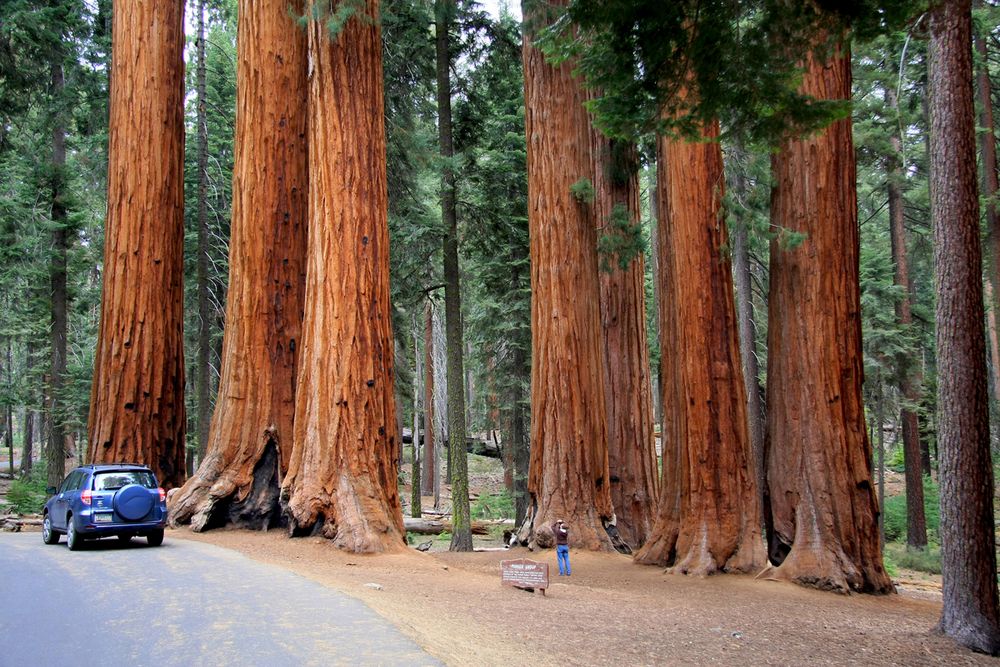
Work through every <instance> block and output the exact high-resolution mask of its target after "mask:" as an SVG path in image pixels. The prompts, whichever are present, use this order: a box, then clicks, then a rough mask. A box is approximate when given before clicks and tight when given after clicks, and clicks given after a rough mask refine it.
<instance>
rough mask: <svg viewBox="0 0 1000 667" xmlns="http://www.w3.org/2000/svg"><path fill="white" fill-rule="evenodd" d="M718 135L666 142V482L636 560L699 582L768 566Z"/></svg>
mask: <svg viewBox="0 0 1000 667" xmlns="http://www.w3.org/2000/svg"><path fill="white" fill-rule="evenodd" d="M717 135H718V128H717V126H713V127H711V128H709V129H707V130H706V131H705V138H706V139H708V141H703V142H699V143H694V142H685V141H681V140H672V139H668V138H661V139H660V140H659V146H658V155H657V164H658V167H659V170H658V174H659V178H658V181H659V182H658V185H657V198H658V200H659V212H660V221H659V241H660V247H659V248H658V250H657V252H658V253H659V258H660V259H659V264H660V271H661V278H660V313H661V315H660V332H661V339H660V349H661V350H662V361H661V369H662V376H661V377H662V380H663V408H664V409H663V415H664V417H663V419H664V429H663V481H662V494H661V496H660V503H659V514H658V516H657V521H656V524H655V526H654V528H653V532H652V535H650V537H649V541H648V542H647V543H646V546H645V547H643V549H642V550H641V551H639V553H637V554H636V562H639V563H646V564H656V565H666V566H670V567H672V568H673V570H674V571H676V572H680V573H683V574H698V575H706V574H712V573H715V572H720V571H728V572H751V571H755V570H758V569H759V568H761V567H762V566H763V565H764V564H765V562H766V559H765V556H764V542H763V540H762V538H761V533H760V523H761V519H760V500H759V496H758V493H757V484H756V475H755V474H754V468H753V453H752V451H751V446H750V435H749V430H748V423H747V412H746V390H745V387H744V385H743V371H742V366H741V361H740V352H739V340H738V330H737V322H736V306H735V303H734V300H733V279H732V269H731V266H730V262H729V260H728V258H727V257H726V256H725V254H724V251H723V248H724V247H725V246H726V244H727V233H726V223H725V219H724V217H723V215H722V194H723V183H724V174H723V169H722V151H721V148H720V147H719V144H718V143H716V142H714V141H712V139H714V138H715V137H717Z"/></svg>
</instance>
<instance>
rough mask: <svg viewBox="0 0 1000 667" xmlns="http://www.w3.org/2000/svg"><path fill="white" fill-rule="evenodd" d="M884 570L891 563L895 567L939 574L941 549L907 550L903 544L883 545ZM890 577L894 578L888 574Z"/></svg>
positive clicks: (930, 547)
mask: <svg viewBox="0 0 1000 667" xmlns="http://www.w3.org/2000/svg"><path fill="white" fill-rule="evenodd" d="M885 560H886V569H888V563H889V562H890V561H891V562H892V563H894V564H895V565H896V566H897V567H903V568H906V569H907V570H917V571H918V572H928V573H930V574H941V548H940V547H936V546H929V547H926V548H924V549H909V548H907V546H906V545H905V544H886V545H885ZM890 574H892V576H896V575H895V574H893V573H892V572H890Z"/></svg>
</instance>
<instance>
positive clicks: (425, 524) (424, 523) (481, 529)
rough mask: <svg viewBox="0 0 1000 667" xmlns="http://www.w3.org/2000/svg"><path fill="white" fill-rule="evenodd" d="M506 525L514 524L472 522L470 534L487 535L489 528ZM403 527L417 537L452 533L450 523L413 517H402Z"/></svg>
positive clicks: (508, 521)
mask: <svg viewBox="0 0 1000 667" xmlns="http://www.w3.org/2000/svg"><path fill="white" fill-rule="evenodd" d="M506 525H514V522H513V521H511V520H510V519H501V520H499V521H473V522H472V534H473V535H489V533H490V528H491V527H493V526H506ZM403 527H404V528H405V529H406V532H408V533H417V534H419V535H440V534H441V533H445V532H448V533H450V532H451V531H452V525H451V521H436V520H434V519H416V518H413V517H404V518H403Z"/></svg>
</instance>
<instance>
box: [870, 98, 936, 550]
mask: <svg viewBox="0 0 1000 667" xmlns="http://www.w3.org/2000/svg"><path fill="white" fill-rule="evenodd" d="M886 102H887V104H888V106H889V108H890V109H892V110H893V111H894V112H897V113H898V109H899V105H898V101H897V99H896V91H895V90H894V89H893V88H891V87H890V88H888V89H887V90H886ZM889 143H890V146H891V148H892V152H891V153H890V155H889V156H888V172H889V174H888V176H889V178H888V179H887V181H888V188H887V189H888V193H889V237H890V240H891V242H892V256H893V260H894V262H895V265H896V274H895V284H896V285H898V286H899V287H900V292H901V293H902V298H900V300H899V301H898V302H897V303H896V319H897V320H898V321H899V324H900V325H901V326H902V327H903V328H904V329H909V328H911V327H912V326H913V315H912V312H911V309H910V287H911V286H910V271H909V262H908V260H907V256H906V227H905V225H904V222H905V221H904V217H903V191H902V187H901V184H902V182H903V178H904V175H903V165H902V164H901V163H900V157H901V156H902V141H901V139H900V137H899V135H898V134H896V133H893V135H892V136H891V137H890V139H889ZM913 362H914V360H913V359H912V358H911V357H909V356H908V355H897V358H896V375H897V377H898V378H899V391H900V393H901V394H902V396H903V407H902V410H901V412H900V417H899V421H900V423H901V425H902V430H903V461H904V464H905V466H906V544H907V546H910V547H913V548H917V549H920V548H923V547H926V546H927V521H926V519H925V517H924V476H923V474H922V470H921V463H920V425H919V422H918V421H917V413H916V410H915V409H914V406H916V405H917V403H918V402H919V401H920V381H919V379H915V378H914V375H915V374H916V372H919V368H918V366H917V364H915V363H913ZM881 500H882V495H881V491H880V492H879V501H880V502H881ZM881 525H882V518H881V516H880V517H879V526H881Z"/></svg>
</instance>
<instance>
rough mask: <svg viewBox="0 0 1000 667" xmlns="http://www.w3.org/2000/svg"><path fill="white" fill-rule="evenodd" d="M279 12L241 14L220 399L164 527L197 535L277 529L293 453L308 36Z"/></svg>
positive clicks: (249, 9)
mask: <svg viewBox="0 0 1000 667" xmlns="http://www.w3.org/2000/svg"><path fill="white" fill-rule="evenodd" d="M287 6H288V5H287V2H286V1H285V0H267V1H266V2H261V1H260V0H242V2H241V3H240V6H239V32H238V35H237V61H238V67H237V71H238V77H239V78H238V80H237V86H236V95H237V109H238V113H237V114H236V121H237V122H236V155H235V165H234V172H233V222H232V232H231V240H230V243H229V267H230V268H229V297H228V301H227V307H226V326H225V337H224V341H223V351H222V373H221V376H220V382H219V396H218V399H217V400H216V405H215V414H214V416H213V419H212V428H211V430H210V432H209V439H208V448H207V450H206V456H205V458H204V459H203V461H202V462H201V465H200V466H199V468H198V472H197V473H196V474H195V475H194V477H192V478H191V479H190V480H188V482H187V484H185V485H184V488H183V489H182V490H181V492H180V494H179V495H178V496H177V497H176V498H174V499H173V500H172V501H171V509H170V518H171V521H172V522H173V523H175V524H177V523H190V524H191V527H192V529H193V530H195V531H201V530H205V529H208V528H212V527H215V526H221V525H224V524H227V523H232V524H234V525H237V526H245V527H248V528H255V529H264V528H268V527H269V526H274V525H277V524H279V523H280V522H281V511H280V507H279V505H278V489H279V486H280V484H281V478H282V476H283V475H284V473H285V470H286V469H287V467H288V459H289V456H290V454H291V449H292V433H293V418H294V416H295V381H296V370H297V359H298V352H297V350H298V346H300V345H301V330H302V310H303V302H304V299H303V297H304V293H305V255H306V231H307V223H308V213H307V206H308V200H307V195H308V169H307V159H308V154H307V151H306V136H305V133H306V99H307V96H308V83H307V78H306V77H307V68H306V36H305V33H304V32H303V31H302V30H301V28H299V27H298V26H297V25H296V24H295V20H294V18H293V17H292V16H290V15H289V13H288V11H287ZM301 9H302V8H301V6H299V7H298V8H297V10H296V11H301ZM275 91H281V94H280V95H279V94H275Z"/></svg>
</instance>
